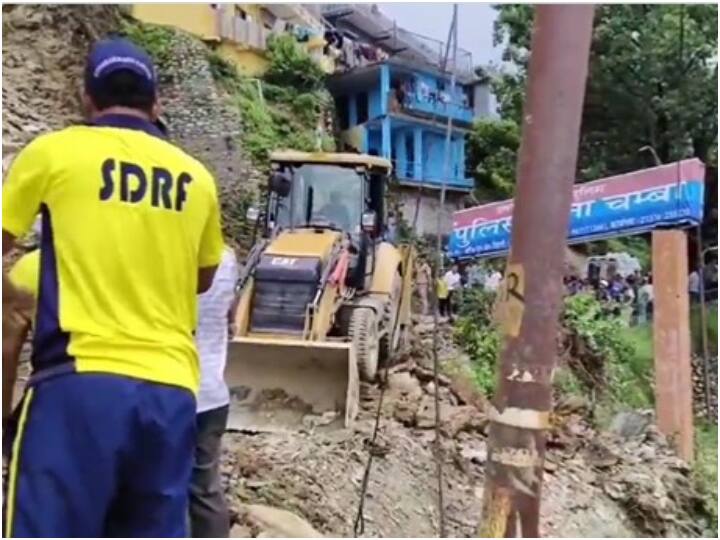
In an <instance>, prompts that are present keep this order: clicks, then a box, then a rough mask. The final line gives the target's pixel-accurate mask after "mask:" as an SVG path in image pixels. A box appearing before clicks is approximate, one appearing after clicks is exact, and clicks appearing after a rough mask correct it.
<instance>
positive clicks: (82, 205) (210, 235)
mask: <svg viewBox="0 0 720 540" xmlns="http://www.w3.org/2000/svg"><path fill="white" fill-rule="evenodd" d="M2 199H3V200H2V207H3V210H2V226H3V229H4V230H6V231H7V232H9V233H11V234H13V235H14V236H20V235H22V234H24V233H25V232H27V230H28V229H29V228H30V226H31V224H32V223H33V221H34V219H35V217H36V215H37V213H38V211H40V212H41V214H42V234H41V248H40V249H41V254H40V262H39V268H40V278H39V280H38V283H39V289H38V305H37V314H36V320H35V334H34V343H33V349H34V350H33V369H34V371H35V372H36V373H42V372H43V370H46V369H48V368H54V369H52V371H51V372H58V371H60V372H62V371H63V370H64V368H68V369H69V370H75V371H78V372H101V373H113V374H119V375H125V376H129V377H134V378H139V379H143V380H147V381H152V382H159V383H165V384H170V385H176V386H180V387H183V388H187V389H189V390H191V391H193V392H195V391H197V387H198V382H199V369H198V357H197V351H196V349H195V344H194V341H193V336H192V332H193V330H194V328H195V326H196V317H197V309H196V302H197V300H196V298H197V294H196V290H197V274H198V269H199V268H200V267H212V266H216V265H217V264H218V263H219V261H220V258H221V256H222V250H223V240H222V233H221V230H220V215H219V209H218V203H217V194H216V188H215V183H214V180H213V178H212V176H211V175H210V173H209V172H208V171H207V170H206V169H205V167H203V166H202V165H201V164H200V163H199V162H198V161H196V160H195V159H193V158H191V157H190V156H188V155H187V154H185V153H184V152H183V151H182V150H180V149H179V148H177V147H175V146H173V145H172V144H170V143H168V142H167V141H165V140H163V138H162V134H161V133H160V132H159V130H158V129H157V128H156V127H154V126H153V125H152V124H151V123H149V122H146V121H144V120H141V119H138V118H134V117H131V116H125V115H107V116H103V117H101V119H100V121H99V122H97V123H96V124H95V125H88V126H74V127H70V128H67V129H64V130H61V131H57V132H53V133H49V134H47V135H43V136H41V137H38V138H37V139H35V140H34V141H33V142H31V143H30V144H29V145H28V146H27V147H26V148H24V149H23V150H22V151H21V152H20V153H19V154H18V155H17V157H16V158H15V160H14V162H13V163H12V165H11V166H10V169H9V171H8V174H7V178H6V181H5V183H4V185H3V193H2ZM45 373H50V372H47V371H45Z"/></svg>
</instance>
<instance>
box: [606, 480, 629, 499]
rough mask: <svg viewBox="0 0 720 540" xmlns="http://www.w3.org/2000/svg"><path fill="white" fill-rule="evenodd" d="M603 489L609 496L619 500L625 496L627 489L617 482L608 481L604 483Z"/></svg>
mask: <svg viewBox="0 0 720 540" xmlns="http://www.w3.org/2000/svg"><path fill="white" fill-rule="evenodd" d="M603 491H604V492H605V493H607V495H608V497H610V498H611V499H614V500H619V499H622V498H624V497H625V489H624V488H623V486H622V485H621V484H619V483H617V482H608V483H606V484H604V485H603Z"/></svg>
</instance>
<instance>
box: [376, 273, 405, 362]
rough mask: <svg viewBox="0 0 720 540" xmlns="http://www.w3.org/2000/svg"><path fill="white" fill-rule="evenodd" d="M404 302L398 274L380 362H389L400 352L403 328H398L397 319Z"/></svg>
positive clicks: (400, 279) (381, 342)
mask: <svg viewBox="0 0 720 540" xmlns="http://www.w3.org/2000/svg"><path fill="white" fill-rule="evenodd" d="M401 300H402V276H401V275H400V274H399V273H398V274H396V275H395V278H394V279H393V283H392V292H391V293H390V301H389V310H390V313H389V319H390V320H389V321H388V330H387V332H386V333H385V335H384V336H383V337H382V339H381V340H380V361H381V362H387V361H388V360H390V359H391V358H392V357H393V355H394V354H395V352H396V351H397V350H398V348H399V345H400V341H401V337H402V328H400V326H397V328H396V325H397V318H398V316H399V315H400V301H401Z"/></svg>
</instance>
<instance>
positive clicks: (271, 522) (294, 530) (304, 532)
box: [233, 504, 323, 538]
mask: <svg viewBox="0 0 720 540" xmlns="http://www.w3.org/2000/svg"><path fill="white" fill-rule="evenodd" d="M241 512H242V513H243V514H244V515H245V519H246V520H247V522H248V524H249V525H250V527H252V528H257V529H258V534H257V538H322V537H323V535H322V534H320V533H319V532H318V531H316V530H315V529H314V528H313V526H312V525H310V523H308V522H307V521H306V520H305V519H303V518H301V517H299V516H297V515H296V514H293V513H292V512H289V511H287V510H281V509H280V508H273V507H271V506H265V505H262V504H248V505H245V506H243V507H242V509H241ZM237 527H238V526H236V527H233V529H235V528H237ZM242 532H244V531H242ZM236 538H237V537H236Z"/></svg>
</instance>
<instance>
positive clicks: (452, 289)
mask: <svg viewBox="0 0 720 540" xmlns="http://www.w3.org/2000/svg"><path fill="white" fill-rule="evenodd" d="M443 279H444V280H445V283H446V284H447V290H448V297H447V315H448V317H450V319H452V318H453V315H454V314H455V308H454V306H453V300H454V297H455V296H456V295H457V294H458V293H459V290H460V287H461V286H462V285H461V277H460V272H459V270H458V265H457V264H453V265H452V266H451V267H450V269H449V270H448V271H447V272H445V275H444V276H443Z"/></svg>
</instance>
